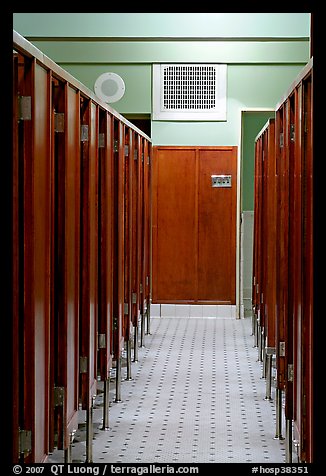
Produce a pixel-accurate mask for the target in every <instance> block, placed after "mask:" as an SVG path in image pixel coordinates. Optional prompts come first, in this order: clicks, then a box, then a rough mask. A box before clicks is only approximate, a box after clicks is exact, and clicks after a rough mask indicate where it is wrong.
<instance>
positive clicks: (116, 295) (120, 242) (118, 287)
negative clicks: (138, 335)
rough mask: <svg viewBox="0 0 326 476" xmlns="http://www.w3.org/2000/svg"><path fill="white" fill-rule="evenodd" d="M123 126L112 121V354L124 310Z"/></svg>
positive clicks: (119, 341) (117, 353)
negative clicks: (113, 146)
mask: <svg viewBox="0 0 326 476" xmlns="http://www.w3.org/2000/svg"><path fill="white" fill-rule="evenodd" d="M124 129H125V127H124V124H122V123H121V122H120V121H117V120H115V121H114V145H115V149H114V259H113V260H114V277H113V354H114V359H118V358H120V357H121V352H122V349H123V341H124V337H123V315H124V314H123V312H124V310H123V308H124V152H125V149H124V146H125V132H124Z"/></svg>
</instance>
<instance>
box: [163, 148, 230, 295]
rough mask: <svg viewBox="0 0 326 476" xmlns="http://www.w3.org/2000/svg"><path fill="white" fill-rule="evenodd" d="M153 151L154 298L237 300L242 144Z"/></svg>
mask: <svg viewBox="0 0 326 476" xmlns="http://www.w3.org/2000/svg"><path fill="white" fill-rule="evenodd" d="M154 151H155V154H154V168H153V302H172V303H173V302H175V303H176V302H189V303H195V302H197V303H212V304H214V303H216V304H217V303H219V304H235V276H236V275H235V271H236V262H235V257H236V196H237V195H236V193H237V192H236V189H237V165H236V164H237V148H236V147H163V146H162V147H161V146H160V147H156V148H155V149H154ZM223 175H226V176H227V177H231V178H230V182H229V184H228V185H227V186H225V184H223V183H221V176H223ZM214 176H217V178H218V180H219V182H218V184H219V185H221V186H213V185H214V184H215V185H216V182H215V181H214V180H213V179H214Z"/></svg>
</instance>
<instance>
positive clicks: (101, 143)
mask: <svg viewBox="0 0 326 476" xmlns="http://www.w3.org/2000/svg"><path fill="white" fill-rule="evenodd" d="M98 147H99V149H104V147H105V134H104V132H100V133H99V135H98Z"/></svg>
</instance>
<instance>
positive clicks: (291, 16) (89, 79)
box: [13, 13, 310, 210]
mask: <svg viewBox="0 0 326 476" xmlns="http://www.w3.org/2000/svg"><path fill="white" fill-rule="evenodd" d="M13 26H14V29H15V30H16V31H18V32H19V33H20V34H22V35H23V36H25V37H26V38H27V39H30V40H31V41H32V43H34V44H35V45H36V46H37V47H38V48H39V49H40V50H41V51H42V52H44V53H45V54H46V55H47V56H49V57H50V58H51V59H53V60H54V61H56V62H57V63H58V64H60V65H61V66H62V67H63V68H64V69H66V70H67V71H69V72H70V73H71V74H72V75H73V76H75V77H76V78H77V79H78V80H80V81H81V82H82V83H84V84H85V85H86V86H88V87H89V88H90V89H91V90H93V87H94V82H95V80H96V78H97V77H98V76H99V75H100V74H102V73H103V72H106V71H111V72H115V73H117V74H119V75H120V76H121V77H122V78H123V79H124V82H125V85H126V92H125V95H124V96H123V98H122V99H121V100H120V101H118V102H116V103H113V104H112V106H113V107H114V109H116V110H117V111H118V112H120V113H121V114H126V115H129V114H136V115H137V114H138V115H139V114H150V113H151V102H152V98H151V96H152V64H153V63H158V62H179V63H182V62H210V63H226V64H227V65H228V73H227V121H221V122H193V121H189V122H179V121H175V122H173V121H152V140H153V144H154V145H238V146H240V138H241V128H242V132H243V134H244V136H243V144H242V145H243V148H242V149H243V150H242V167H243V169H242V205H243V209H244V210H252V209H253V155H252V147H253V140H254V138H255V137H256V135H257V132H259V130H260V129H261V127H262V125H263V124H264V123H265V122H266V120H265V119H266V117H265V116H264V115H261V114H258V115H257V116H255V114H252V113H248V115H247V113H245V114H243V115H242V113H241V111H243V110H248V109H251V108H261V109H271V110H273V109H274V108H275V106H276V104H277V102H278V101H279V99H280V98H281V96H282V95H283V94H284V93H285V91H286V90H287V89H288V87H289V86H290V84H291V83H292V82H293V80H294V79H295V77H296V76H297V74H298V73H299V72H300V70H301V69H302V68H303V66H304V65H305V64H306V63H307V62H308V60H309V51H310V44H309V34H310V14H309V13H87V14H85V13H76V14H67V13H36V14H35V13H15V14H14V16H13ZM267 116H268V114H267ZM268 117H269V116H268ZM241 118H243V124H242V125H241ZM261 122H263V124H261Z"/></svg>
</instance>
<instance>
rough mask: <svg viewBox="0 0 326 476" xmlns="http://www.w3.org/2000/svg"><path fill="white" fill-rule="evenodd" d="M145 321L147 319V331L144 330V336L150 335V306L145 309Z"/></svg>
mask: <svg viewBox="0 0 326 476" xmlns="http://www.w3.org/2000/svg"><path fill="white" fill-rule="evenodd" d="M146 319H147V330H146V334H147V335H148V334H150V333H151V306H150V304H148V305H147V309H146Z"/></svg>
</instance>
